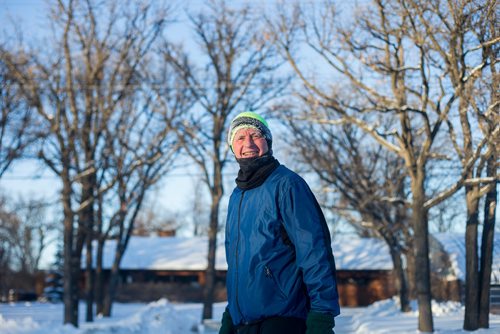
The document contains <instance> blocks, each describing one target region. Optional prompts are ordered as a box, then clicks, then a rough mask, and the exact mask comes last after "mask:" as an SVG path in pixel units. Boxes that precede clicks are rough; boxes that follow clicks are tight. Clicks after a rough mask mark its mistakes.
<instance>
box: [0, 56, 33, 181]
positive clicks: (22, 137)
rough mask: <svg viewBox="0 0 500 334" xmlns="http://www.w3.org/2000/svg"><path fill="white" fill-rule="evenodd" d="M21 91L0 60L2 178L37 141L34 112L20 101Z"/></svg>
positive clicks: (0, 160)
mask: <svg viewBox="0 0 500 334" xmlns="http://www.w3.org/2000/svg"><path fill="white" fill-rule="evenodd" d="M19 89H20V88H19V86H18V85H17V83H16V82H15V80H13V79H12V78H10V77H9V73H8V68H7V65H6V63H5V62H3V61H1V60H0V177H2V175H3V174H4V173H5V171H6V170H7V169H8V168H9V167H10V165H11V164H12V162H13V161H14V160H15V159H17V158H19V157H21V156H22V155H23V153H24V151H25V149H26V148H27V147H28V145H29V144H30V143H32V142H33V141H34V140H35V139H36V131H35V129H36V126H35V125H34V124H33V117H32V114H33V110H32V109H31V108H30V107H29V105H27V104H26V101H24V100H22V99H20V97H19V94H18V92H19Z"/></svg>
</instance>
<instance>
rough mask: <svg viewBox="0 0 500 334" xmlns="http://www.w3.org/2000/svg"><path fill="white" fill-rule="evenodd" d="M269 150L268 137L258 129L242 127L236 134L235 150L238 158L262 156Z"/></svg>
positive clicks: (234, 140)
mask: <svg viewBox="0 0 500 334" xmlns="http://www.w3.org/2000/svg"><path fill="white" fill-rule="evenodd" d="M268 150H269V147H268V146H267V141H266V138H264V136H263V135H262V133H260V131H259V130H257V129H254V128H244V129H240V130H238V132H236V135H235V136H234V139H233V152H234V155H235V156H236V158H237V159H241V158H257V157H261V156H263V155H264V154H266V153H267V151H268Z"/></svg>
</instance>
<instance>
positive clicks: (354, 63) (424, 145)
mask: <svg viewBox="0 0 500 334" xmlns="http://www.w3.org/2000/svg"><path fill="white" fill-rule="evenodd" d="M434 3H435V4H437V5H438V6H439V9H440V11H439V13H447V14H448V13H449V15H455V16H456V13H455V10H460V9H462V10H465V9H471V8H472V9H471V10H478V11H481V10H484V8H482V7H481V6H476V4H475V3H472V2H470V4H469V5H468V6H459V8H458V9H457V8H456V6H454V5H453V3H454V2H449V3H447V4H445V3H444V2H432V4H434ZM425 4H426V2H416V1H398V0H394V1H378V0H377V1H373V4H371V5H367V6H363V8H361V7H360V8H359V12H358V13H357V14H362V15H354V17H353V19H352V20H350V21H349V22H346V21H345V20H344V21H343V20H342V18H346V17H349V18H351V17H352V16H345V15H344V16H343V17H341V16H339V15H338V13H337V8H336V6H335V4H334V3H332V2H330V1H325V4H324V6H322V8H321V9H318V8H316V7H314V6H308V7H307V9H306V7H305V6H304V7H301V6H296V7H295V9H294V11H293V13H291V14H289V15H282V16H281V19H280V20H279V22H278V23H277V24H275V32H276V37H277V39H278V40H279V43H280V46H281V50H282V52H283V54H284V56H285V57H286V58H287V60H288V62H289V64H290V65H291V66H292V68H293V69H294V71H295V73H296V74H297V76H298V77H299V78H300V79H301V80H302V82H303V84H304V87H303V89H305V90H307V91H309V92H310V94H311V96H313V97H314V101H312V104H316V105H319V106H321V107H322V108H328V109H330V110H331V111H332V113H331V117H330V118H328V119H319V120H318V119H316V120H314V118H315V117H314V115H311V119H312V120H313V121H323V122H325V121H326V122H332V123H333V124H345V123H350V124H353V125H356V126H358V127H359V128H360V129H362V130H363V131H365V132H366V133H367V134H369V135H370V136H371V137H372V138H373V140H374V141H376V142H377V143H379V144H380V145H382V146H383V147H384V148H386V149H387V150H389V151H391V152H393V153H394V154H397V155H399V156H400V157H401V158H402V159H403V160H404V161H405V169H406V173H407V175H408V177H409V180H410V191H411V196H410V198H411V202H410V204H409V207H410V208H411V221H412V228H413V232H414V245H413V246H414V252H415V254H414V255H415V265H416V267H417V268H419V270H417V271H416V272H415V274H416V278H415V282H416V288H417V295H418V304H419V329H420V330H421V331H424V332H432V331H433V329H434V326H433V319H432V312H431V289H430V263H429V257H428V255H429V240H428V224H429V220H428V211H429V209H430V208H431V207H433V206H435V205H438V204H439V203H441V202H443V201H444V200H445V199H447V198H448V197H449V196H451V195H452V194H454V193H455V192H456V191H458V189H460V188H461V187H463V186H464V185H465V183H466V182H465V181H466V180H468V179H469V172H470V171H471V168H472V167H473V166H474V164H475V163H476V162H477V161H478V159H479V156H480V153H481V152H482V151H483V149H484V148H485V146H486V144H487V141H486V140H483V141H480V142H479V143H478V144H477V146H476V147H475V148H474V149H473V151H472V154H471V155H470V156H468V157H467V158H465V159H464V162H463V167H462V171H461V173H460V175H459V177H458V179H457V180H455V181H454V182H450V183H449V184H448V185H446V186H443V188H442V189H440V190H441V191H440V192H439V193H437V194H434V193H432V194H431V193H429V191H428V189H427V186H426V182H427V181H428V175H427V173H428V163H429V162H430V161H431V160H434V159H453V157H449V156H446V151H443V150H439V147H438V146H437V145H436V143H437V142H438V141H442V140H444V139H443V138H444V132H443V130H445V127H446V125H449V123H447V121H448V119H449V116H450V114H451V113H452V112H453V111H454V110H457V109H459V106H458V105H457V103H456V102H457V101H459V100H460V98H461V96H460V95H458V94H460V91H457V90H454V89H453V88H450V85H449V82H450V80H451V77H450V75H451V74H450V73H449V71H448V69H447V67H446V66H445V65H444V63H445V61H446V60H443V59H440V58H439V57H436V56H437V54H436V52H435V51H434V49H433V47H434V46H436V45H447V46H451V47H453V46H454V45H455V44H453V41H454V39H455V38H457V35H456V34H455V35H453V34H452V32H458V31H460V30H461V29H462V28H466V27H464V26H462V25H460V24H461V23H460V22H455V21H452V22H449V24H450V27H451V30H452V31H451V32H450V31H446V33H442V32H441V30H439V29H438V26H437V25H436V22H435V21H434V19H433V17H432V15H429V13H430V12H429V11H428V10H426V11H425V14H424V15H421V16H418V15H416V12H415V11H418V10H419V9H418V8H428V6H425ZM448 5H449V6H448ZM438 15H439V14H438ZM429 17H430V18H429ZM428 18H429V20H427V19H428ZM426 20H427V21H426ZM424 21H425V22H424ZM343 23H345V27H344V26H343V25H342V24H343ZM421 27H428V28H429V29H430V30H432V31H434V30H435V32H436V34H435V35H433V36H432V37H429V34H428V33H424V31H422V30H421ZM433 29H434V30H433ZM301 41H303V44H302V45H305V46H306V47H308V49H309V50H310V51H311V52H313V53H315V54H316V55H317V56H318V57H319V60H318V63H319V64H322V65H323V66H324V68H325V71H324V72H327V73H328V74H329V75H330V76H331V77H334V78H335V79H336V82H338V83H340V84H336V85H335V84H334V85H324V84H323V85H322V84H321V80H315V78H312V77H311V76H310V75H309V73H307V70H306V67H305V66H304V65H303V64H301V63H300V62H299V61H298V60H297V53H296V50H297V49H298V48H300V46H301V44H300V42H301ZM491 42H492V41H491V40H490V41H489V42H488V43H491ZM476 74H477V75H481V74H482V72H481V70H478V71H477V72H476ZM464 98H465V97H464ZM374 115H378V117H374ZM386 120H389V121H386ZM392 120H397V121H398V123H399V124H397V125H395V126H394V128H393V129H391V130H390V131H385V129H384V127H383V124H384V123H386V122H389V123H391V124H392Z"/></svg>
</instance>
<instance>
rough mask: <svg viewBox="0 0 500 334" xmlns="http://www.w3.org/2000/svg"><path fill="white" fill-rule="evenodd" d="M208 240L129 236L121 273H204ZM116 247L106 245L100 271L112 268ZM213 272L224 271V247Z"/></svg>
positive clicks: (221, 245) (220, 247)
mask: <svg viewBox="0 0 500 334" xmlns="http://www.w3.org/2000/svg"><path fill="white" fill-rule="evenodd" d="M207 240H208V239H207V238H206V237H193V238H181V237H139V236H132V237H130V240H129V243H128V246H127V249H126V250H125V254H124V255H123V258H122V262H121V265H120V268H121V269H124V270H134V269H136V270H137V269H149V270H205V269H206V268H207V255H206V254H207V251H208V241H207ZM115 247H116V240H107V241H106V243H105V246H104V259H103V267H104V268H106V269H109V268H111V266H112V264H113V259H114V254H115ZM84 256H85V255H84ZM94 259H95V257H94ZM215 268H216V269H218V270H226V269H227V264H226V256H225V254H224V244H223V243H222V244H219V247H217V253H216V261H215Z"/></svg>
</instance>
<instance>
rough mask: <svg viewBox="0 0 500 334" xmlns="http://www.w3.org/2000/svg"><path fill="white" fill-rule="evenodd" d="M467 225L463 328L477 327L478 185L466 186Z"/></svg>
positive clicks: (469, 329)
mask: <svg viewBox="0 0 500 334" xmlns="http://www.w3.org/2000/svg"><path fill="white" fill-rule="evenodd" d="M465 196H466V200H467V225H466V229H465V314H464V326H463V328H464V329H465V330H468V331H473V330H476V329H478V328H479V295H478V291H479V273H478V265H479V261H478V254H477V252H478V245H477V238H478V231H477V228H478V216H479V212H478V208H479V197H478V186H474V187H466V188H465Z"/></svg>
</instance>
